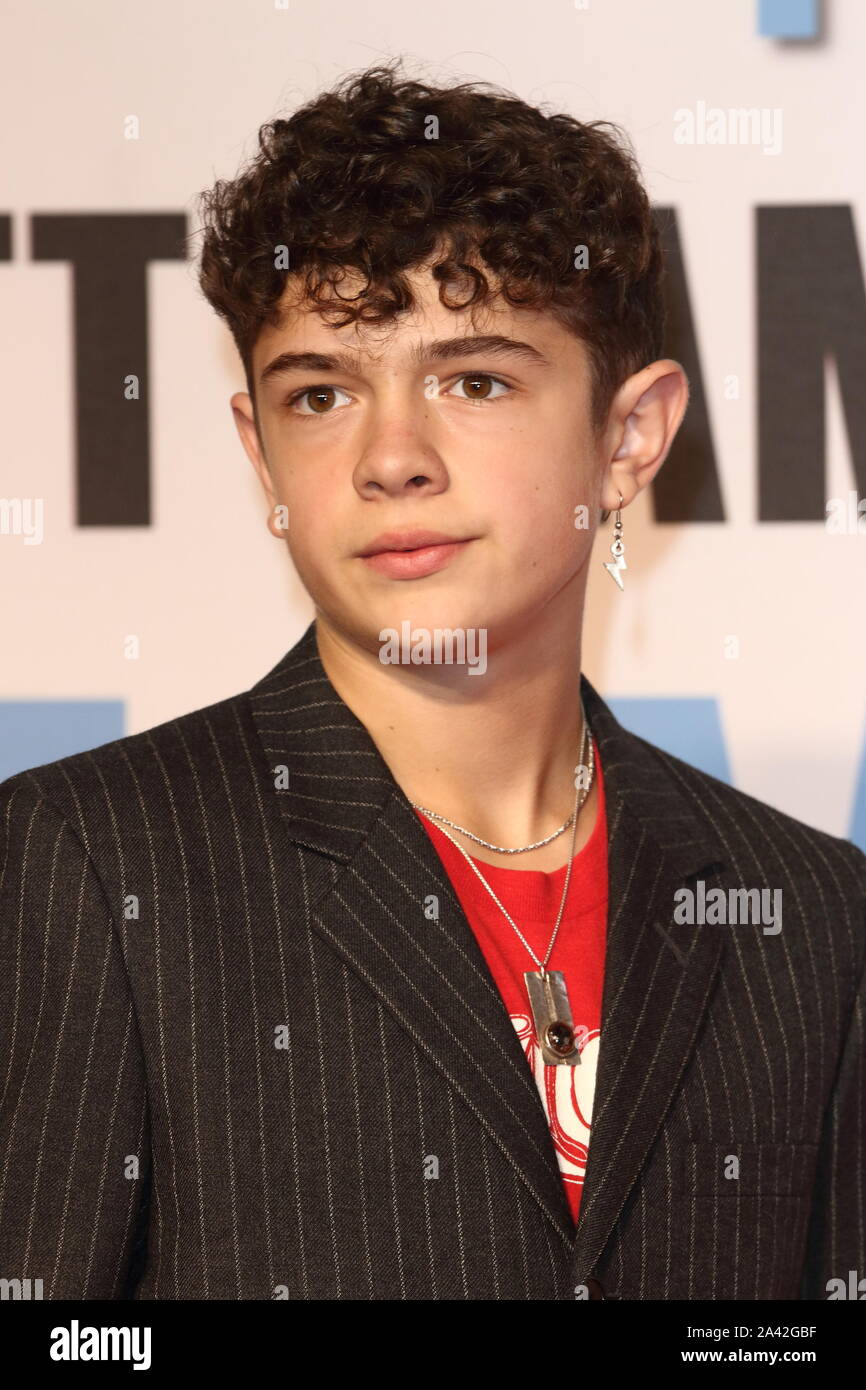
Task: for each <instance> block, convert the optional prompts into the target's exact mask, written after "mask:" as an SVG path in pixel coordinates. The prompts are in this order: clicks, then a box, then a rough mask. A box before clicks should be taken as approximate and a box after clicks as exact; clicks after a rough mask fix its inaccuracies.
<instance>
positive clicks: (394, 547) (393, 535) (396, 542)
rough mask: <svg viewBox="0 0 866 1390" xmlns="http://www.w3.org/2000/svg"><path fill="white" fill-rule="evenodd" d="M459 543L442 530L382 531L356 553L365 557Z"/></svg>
mask: <svg viewBox="0 0 866 1390" xmlns="http://www.w3.org/2000/svg"><path fill="white" fill-rule="evenodd" d="M456 544H460V542H459V541H458V539H457V537H456V536H446V535H445V534H444V532H442V531H383V532H382V534H381V536H377V537H376V539H375V540H374V541H371V542H370V544H369V545H368V546H367V547H366V549H364V550H360V551H359V552H358V554H359V555H360V556H361V557H362V558H363V559H367V557H368V556H370V555H381V554H383V553H385V552H388V553H389V554H390V553H391V552H393V551H406V550H422V549H425V548H426V547H428V546H431V545H456Z"/></svg>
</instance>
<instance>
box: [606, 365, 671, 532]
mask: <svg viewBox="0 0 866 1390" xmlns="http://www.w3.org/2000/svg"><path fill="white" fill-rule="evenodd" d="M688 401H689V383H688V378H687V376H686V374H685V372H684V371H683V369H682V367H681V366H680V364H679V362H675V361H674V360H673V359H672V358H669V357H667V358H663V359H660V360H659V361H658V362H651V363H650V365H649V366H648V367H644V368H643V370H642V371H640V372H636V373H635V374H634V375H633V376H630V377H629V378H628V380H627V381H625V382H624V383H623V385H622V386H621V387H620V389H619V391H618V392H617V394H616V396H615V398H614V400H613V402H612V404H611V410H610V420H611V429H610V436H611V439H612V447H613V450H614V452H613V453H612V454H611V457H610V462H609V463H608V466H607V468H606V469H605V474H604V479H603V481H602V490H601V505H602V507H603V508H605V510H606V511H608V512H611V511H614V510H615V509H616V508H617V507H618V506H619V505H620V500H619V498H620V494H622V506H624V507H625V506H627V505H628V503H629V502H632V501H633V500H634V498H635V497H636V496H637V494H638V493H639V492H640V491H642V489H643V488H645V487H647V486H648V485H649V484H650V483H651V482H652V480H653V478H654V477H655V475H656V474H657V473H658V471H659V469H660V468H661V466H662V464H663V463H664V461H665V459H666V458H667V455H668V452H669V450H670V447H671V445H672V444H673V442H674V439H675V437H676V433H677V430H678V429H679V427H680V424H681V422H682V418H683V416H684V415H685V413H686V407H687V406H688Z"/></svg>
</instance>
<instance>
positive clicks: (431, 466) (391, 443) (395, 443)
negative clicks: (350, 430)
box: [354, 412, 448, 500]
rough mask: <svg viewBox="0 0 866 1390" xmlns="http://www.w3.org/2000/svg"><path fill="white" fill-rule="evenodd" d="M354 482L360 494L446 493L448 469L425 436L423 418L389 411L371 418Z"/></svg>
mask: <svg viewBox="0 0 866 1390" xmlns="http://www.w3.org/2000/svg"><path fill="white" fill-rule="evenodd" d="M354 484H355V488H356V490H357V492H358V494H359V496H361V497H363V498H364V499H366V500H373V499H375V497H377V496H379V495H381V496H387V497H398V496H401V495H405V494H407V493H412V494H413V495H422V494H424V493H438V492H444V490H445V489H446V488H447V486H448V470H447V469H446V467H445V463H444V460H443V459H442V457H441V455H440V454H439V452H438V450H437V449H436V448H435V447H434V445H433V443H432V441H431V440H430V439H429V438H427V437H425V434H424V430H423V421H418V420H414V421H413V420H410V419H407V418H406V416H405V414H402V413H401V414H400V415H397V414H395V413H394V412H389V415H388V418H387V419H386V418H384V416H380V417H379V418H378V419H374V420H372V421H371V425H370V432H369V434H368V436H367V439H366V441H365V444H364V448H363V451H362V453H361V456H360V458H359V459H358V462H357V464H356V466H355V472H354Z"/></svg>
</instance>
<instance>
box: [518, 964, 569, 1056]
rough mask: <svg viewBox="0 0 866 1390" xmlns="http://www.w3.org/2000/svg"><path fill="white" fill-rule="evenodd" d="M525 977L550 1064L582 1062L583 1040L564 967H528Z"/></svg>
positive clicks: (541, 1044)
mask: <svg viewBox="0 0 866 1390" xmlns="http://www.w3.org/2000/svg"><path fill="white" fill-rule="evenodd" d="M523 978H524V979H525V980H526V988H527V990H528V991H529V1003H530V1005H531V1006H532V1017H533V1019H534V1020H535V1036H536V1038H537V1039H538V1046H539V1047H540V1048H541V1055H542V1057H543V1058H544V1061H545V1063H546V1065H547V1066H549V1067H563V1066H565V1067H576V1066H579V1065H580V1040H579V1038H578V1037H577V1035H576V1033H575V1031H574V1019H573V1018H572V1016H571V1005H570V1003H569V1002H568V991H567V990H566V988H565V976H564V975H563V973H562V971H561V970H548V971H546V973H545V974H544V975H542V974H541V971H540V970H527V971H525V973H524V976H523Z"/></svg>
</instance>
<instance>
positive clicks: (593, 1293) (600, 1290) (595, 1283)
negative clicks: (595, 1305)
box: [586, 1278, 607, 1298]
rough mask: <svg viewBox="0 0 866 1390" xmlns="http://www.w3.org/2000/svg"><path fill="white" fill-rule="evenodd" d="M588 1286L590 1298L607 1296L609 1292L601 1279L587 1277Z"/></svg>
mask: <svg viewBox="0 0 866 1390" xmlns="http://www.w3.org/2000/svg"><path fill="white" fill-rule="evenodd" d="M586 1287H587V1289H588V1291H589V1296H590V1298H607V1294H606V1293H605V1291H604V1285H603V1284H602V1282H601V1280H600V1279H592V1278H590V1279H587V1281H586Z"/></svg>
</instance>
